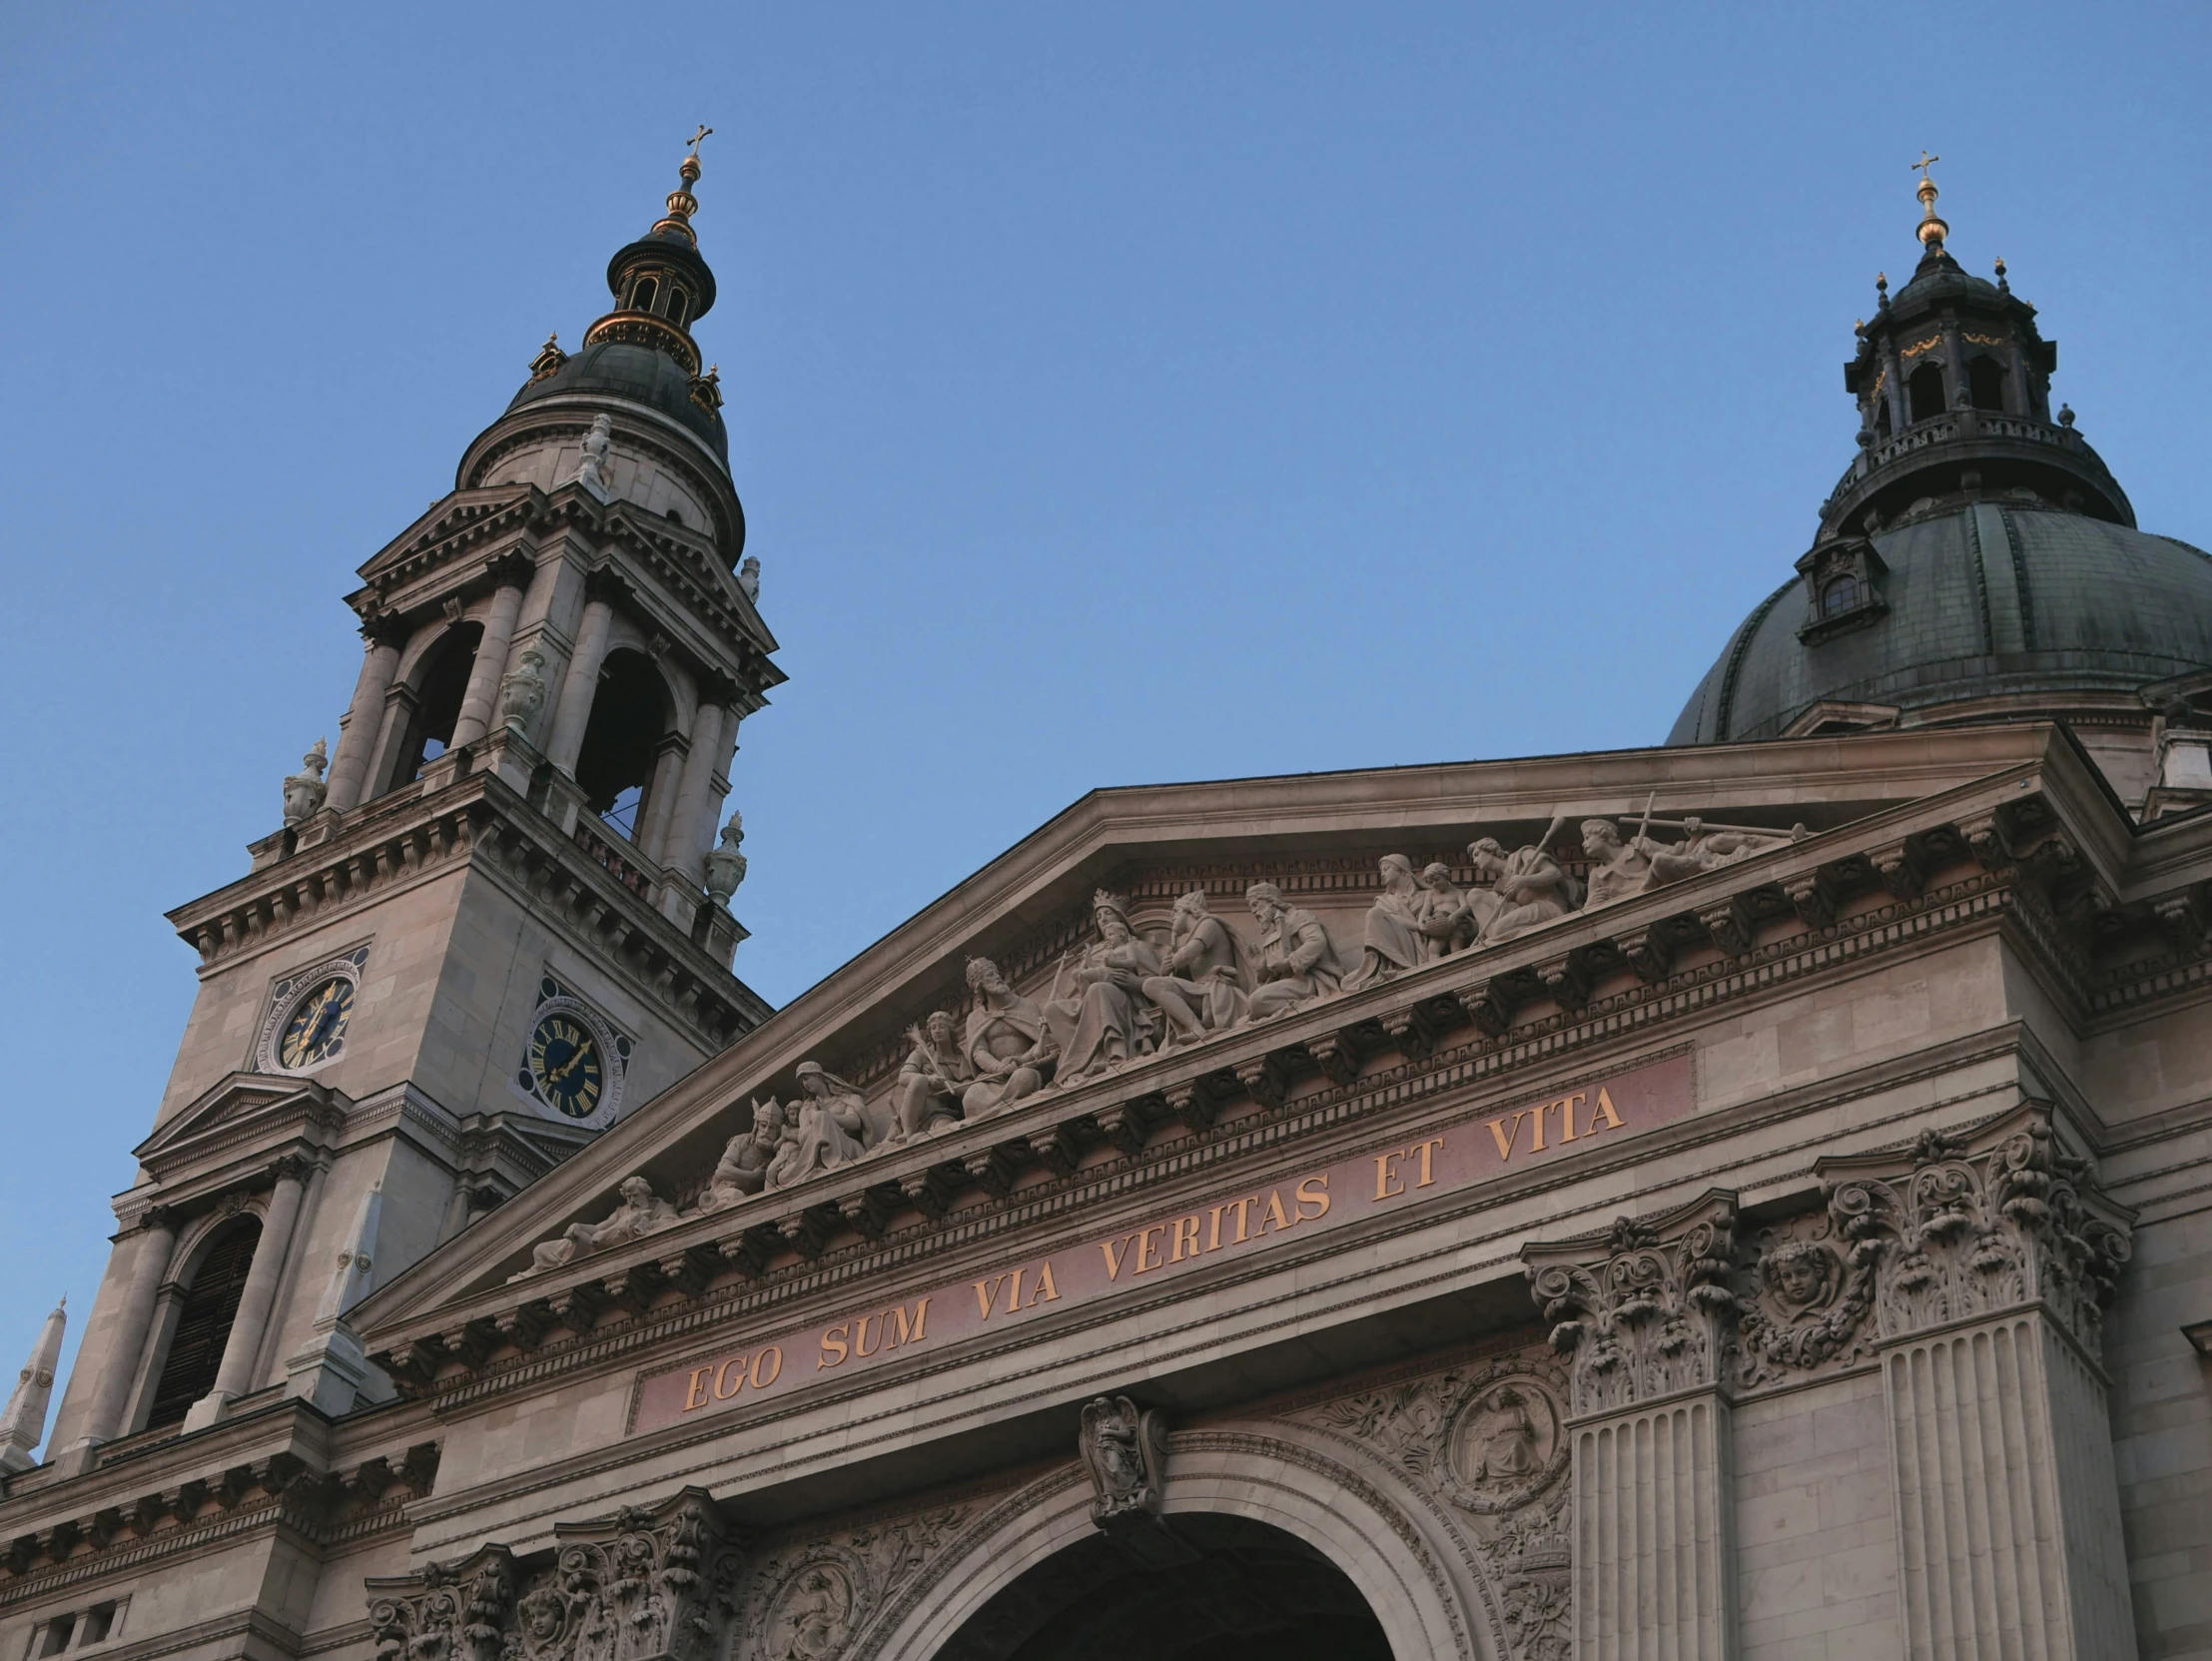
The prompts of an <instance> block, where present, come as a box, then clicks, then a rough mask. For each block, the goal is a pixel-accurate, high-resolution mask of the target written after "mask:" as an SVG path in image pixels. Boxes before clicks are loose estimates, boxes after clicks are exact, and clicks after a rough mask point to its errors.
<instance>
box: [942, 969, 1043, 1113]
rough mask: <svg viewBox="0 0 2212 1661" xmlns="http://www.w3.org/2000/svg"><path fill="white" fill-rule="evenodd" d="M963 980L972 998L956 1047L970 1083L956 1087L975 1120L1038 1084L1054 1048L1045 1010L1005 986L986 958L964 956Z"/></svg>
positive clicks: (1034, 1090)
mask: <svg viewBox="0 0 2212 1661" xmlns="http://www.w3.org/2000/svg"><path fill="white" fill-rule="evenodd" d="M968 984H969V986H970V987H971V988H972V989H973V990H974V991H975V994H976V1003H975V1007H974V1008H972V1009H971V1010H969V1012H968V1025H967V1028H966V1031H965V1032H964V1033H963V1035H962V1039H961V1046H962V1051H963V1053H964V1054H965V1055H966V1056H967V1058H968V1062H969V1065H970V1066H971V1067H973V1068H974V1069H975V1070H976V1082H975V1083H974V1084H972V1085H970V1086H969V1087H968V1088H967V1089H966V1090H965V1091H963V1092H961V1098H960V1107H961V1112H962V1114H963V1115H964V1116H965V1117H967V1118H969V1119H975V1118H978V1117H980V1116H982V1115H984V1114H987V1113H991V1112H993V1111H994V1110H996V1109H999V1108H1008V1107H1012V1106H1013V1105H1014V1104H1015V1103H1017V1102H1019V1101H1021V1100H1022V1098H1023V1097H1025V1096H1034V1095H1035V1094H1036V1093H1037V1092H1038V1091H1040V1090H1042V1089H1044V1088H1045V1070H1046V1069H1047V1068H1049V1067H1051V1066H1052V1065H1053V1060H1054V1057H1055V1056H1056V1055H1057V1054H1058V1051H1057V1050H1056V1048H1055V1046H1054V1042H1053V1034H1052V1029H1051V1028H1050V1027H1048V1026H1047V1025H1046V1023H1045V1012H1044V1011H1043V1010H1041V1009H1039V1008H1038V1007H1037V1005H1036V1004H1034V1003H1032V1002H1031V1001H1030V1000H1029V999H1027V998H1025V997H1023V996H1022V995H1021V994H1020V993H1019V992H1017V991H1015V990H1014V988H1013V987H1011V986H1009V985H1008V984H1007V978H1006V977H1005V976H1004V975H1002V974H1000V973H999V966H998V965H997V964H995V963H993V962H992V961H991V960H990V959H989V958H970V959H969V960H968Z"/></svg>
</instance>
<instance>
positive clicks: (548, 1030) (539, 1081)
mask: <svg viewBox="0 0 2212 1661" xmlns="http://www.w3.org/2000/svg"><path fill="white" fill-rule="evenodd" d="M530 1081H531V1083H533V1084H534V1085H536V1086H537V1093H538V1095H539V1096H541V1097H543V1098H544V1099H545V1100H546V1101H547V1102H549V1103H550V1104H552V1106H554V1107H555V1108H558V1109H559V1110H560V1111H561V1112H562V1113H564V1114H566V1115H567V1116H568V1117H569V1118H570V1119H589V1118H590V1117H591V1116H592V1115H593V1114H594V1113H596V1112H598V1111H599V1094H600V1092H601V1091H603V1090H604V1089H605V1088H606V1082H607V1079H606V1065H605V1061H604V1058H603V1057H601V1055H600V1054H599V1040H598V1038H597V1037H596V1036H594V1035H593V1033H592V1031H591V1029H590V1028H589V1027H587V1026H585V1025H584V1024H583V1023H582V1022H581V1021H578V1020H577V1019H576V1018H575V1017H574V1016H572V1015H563V1014H560V1013H558V1012H555V1013H554V1014H551V1015H548V1016H546V1017H545V1018H544V1019H542V1020H541V1021H539V1022H538V1024H537V1026H536V1027H535V1028H534V1029H533V1030H532V1031H531V1033H530Z"/></svg>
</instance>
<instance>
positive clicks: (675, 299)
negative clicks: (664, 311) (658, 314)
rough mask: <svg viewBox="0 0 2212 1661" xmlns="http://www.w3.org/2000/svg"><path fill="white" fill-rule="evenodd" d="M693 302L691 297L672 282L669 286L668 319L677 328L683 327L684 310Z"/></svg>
mask: <svg viewBox="0 0 2212 1661" xmlns="http://www.w3.org/2000/svg"><path fill="white" fill-rule="evenodd" d="M690 304H691V297H690V296H689V295H687V294H685V293H684V292H683V290H681V289H679V288H677V287H676V286H675V285H674V284H670V285H669V288H668V321H669V322H670V323H672V324H674V325H675V326H676V327H677V328H679V329H681V328H682V327H683V319H684V312H685V310H686V309H687V308H688V307H689V306H690Z"/></svg>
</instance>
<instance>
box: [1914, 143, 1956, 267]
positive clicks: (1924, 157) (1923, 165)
mask: <svg viewBox="0 0 2212 1661" xmlns="http://www.w3.org/2000/svg"><path fill="white" fill-rule="evenodd" d="M1942 159H1943V158H1942V157H1940V156H1930V155H1929V154H1928V153H1927V152H1926V151H1925V150H1922V151H1921V152H1920V159H1919V160H1918V161H1916V162H1914V163H1913V164H1912V171H1913V172H1914V173H1917V174H1918V175H1919V176H1920V188H1919V189H1918V190H1917V191H1916V192H1914V194H1915V195H1916V196H1918V197H1919V199H1920V229H1919V238H1920V246H1921V247H1923V248H1925V249H1926V250H1927V251H1928V252H1929V253H1930V254H1940V253H1942V252H1943V242H1944V239H1945V238H1947V237H1948V236H1949V235H1950V234H1951V228H1950V227H1949V226H1948V225H1945V224H1944V223H1943V221H1942V219H1941V217H1940V216H1938V215H1937V213H1936V212H1935V198H1936V197H1937V196H1938V195H1939V194H1941V193H1940V192H1938V191H1937V190H1936V188H1935V176H1934V175H1933V174H1932V173H1930V172H1928V169H1929V168H1931V167H1933V166H1934V165H1935V164H1936V163H1937V162H1939V161H1941V160H1942Z"/></svg>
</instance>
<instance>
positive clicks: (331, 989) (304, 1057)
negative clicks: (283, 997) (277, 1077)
mask: <svg viewBox="0 0 2212 1661" xmlns="http://www.w3.org/2000/svg"><path fill="white" fill-rule="evenodd" d="M353 1012H354V983H353V982H352V981H350V980H348V979H347V978H346V977H345V976H344V975H333V976H331V977H330V979H328V980H326V981H324V982H322V983H321V984H320V985H318V986H317V987H316V988H315V990H314V991H312V992H310V993H309V994H308V995H307V996H306V997H304V998H302V999H301V1000H300V1002H299V1003H298V1004H296V1005H294V1006H293V1010H292V1014H291V1015H290V1016H289V1017H288V1018H287V1019H286V1021H285V1030H284V1032H283V1033H282V1034H281V1035H280V1036H279V1037H278V1040H277V1060H278V1061H279V1062H280V1063H281V1064H282V1065H284V1066H286V1067H313V1066H315V1064H316V1063H317V1062H325V1061H329V1060H330V1059H331V1058H332V1057H333V1056H335V1055H337V1054H338V1052H339V1050H340V1048H341V1047H342V1046H343V1045H344V1044H345V1042H346V1018H347V1017H348V1016H349V1015H351V1014H353Z"/></svg>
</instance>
